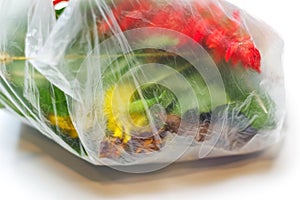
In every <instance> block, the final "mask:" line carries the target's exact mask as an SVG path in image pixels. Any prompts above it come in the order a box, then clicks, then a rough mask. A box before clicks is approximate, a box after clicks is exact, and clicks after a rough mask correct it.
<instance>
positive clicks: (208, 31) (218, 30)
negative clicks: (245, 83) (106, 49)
mask: <svg viewBox="0 0 300 200" xmlns="http://www.w3.org/2000/svg"><path fill="white" fill-rule="evenodd" d="M112 13H113V15H114V18H115V20H116V21H117V22H118V24H119V26H120V27H121V30H122V31H126V30H130V29H134V28H141V27H160V28H167V29H171V30H174V31H178V32H181V33H183V34H185V35H187V36H189V37H191V38H193V39H194V40H195V41H197V42H199V43H200V44H201V45H202V46H203V47H204V48H205V49H206V50H207V51H208V52H210V53H211V54H212V55H213V58H214V59H215V61H216V62H219V61H220V60H224V61H226V62H231V63H232V64H233V65H236V64H237V63H241V64H242V65H243V66H244V67H245V68H246V69H248V68H251V69H253V70H256V71H257V72H260V61H261V57H260V52H259V51H258V49H257V48H256V47H255V45H254V43H253V41H252V39H251V37H250V35H249V34H248V33H247V32H246V30H245V29H244V28H243V27H242V26H241V22H240V14H239V12H238V11H234V12H233V13H232V16H233V17H232V18H229V17H228V15H227V14H225V13H224V12H223V10H222V9H221V8H220V7H218V6H217V5H215V4H212V3H211V4H205V5H202V4H201V3H199V2H197V1H191V2H189V3H187V4H184V3H183V2H182V1H178V2H176V1H173V2H172V5H170V4H164V5H162V4H161V3H158V2H157V1H153V0H143V1H136V0H124V1H121V2H120V3H118V4H116V5H114V7H113V8H112ZM111 23H112V19H108V20H106V21H105V20H101V21H100V23H99V32H100V34H109V32H110V27H111Z"/></svg>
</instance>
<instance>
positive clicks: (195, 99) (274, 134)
mask: <svg viewBox="0 0 300 200" xmlns="http://www.w3.org/2000/svg"><path fill="white" fill-rule="evenodd" d="M35 3H36V4H37V5H36V6H35V9H31V10H30V12H28V13H27V14H29V16H30V17H29V18H28V21H27V22H24V24H26V23H27V30H24V32H23V33H24V35H23V36H24V37H23V38H21V39H20V43H21V42H24V44H25V45H24V47H23V46H19V47H18V49H21V50H25V55H24V54H22V53H21V54H20V55H21V56H24V57H25V58H26V59H25V61H22V63H21V64H20V65H18V66H17V62H18V61H16V60H14V59H12V57H13V56H14V57H17V55H16V54H15V52H14V51H10V50H9V49H8V48H7V46H5V45H3V44H5V43H7V42H8V41H9V42H12V41H14V40H13V39H11V38H5V40H3V41H2V40H1V44H0V45H1V46H0V47H1V48H2V49H1V50H0V52H2V55H5V56H7V57H9V58H10V59H11V61H10V62H7V61H4V62H3V60H4V59H3V58H2V59H1V60H2V62H1V65H2V67H1V68H2V72H1V75H2V76H1V79H2V80H1V91H2V92H1V97H2V99H1V101H2V104H3V105H5V107H7V108H12V109H13V110H14V111H16V112H18V113H19V114H21V115H22V116H23V117H25V118H26V119H28V120H29V122H30V123H32V124H33V125H34V126H35V127H37V128H39V130H40V131H41V132H43V133H45V134H46V135H48V136H49V137H50V138H52V139H54V140H55V141H56V142H58V143H59V144H61V145H63V146H64V147H65V148H67V149H68V150H70V151H72V152H73V153H75V154H77V155H78V156H80V157H82V158H84V159H86V160H88V161H89V162H91V163H93V164H96V165H109V166H114V167H115V168H117V169H119V170H123V171H130V172H145V171H153V170H156V169H159V168H162V167H164V166H166V165H168V164H170V163H172V162H174V161H177V160H194V159H201V158H206V157H219V156H229V155H238V154H246V153H251V152H255V151H260V150H262V149H265V148H267V147H269V146H270V145H273V144H275V143H276V142H278V141H279V140H280V138H281V135H280V130H281V127H282V123H283V119H284V112H285V109H284V84H283V76H282V68H281V53H282V46H283V42H282V41H281V39H280V38H279V37H278V36H277V35H276V34H275V33H274V32H273V31H272V30H271V29H270V27H268V26H267V25H266V24H264V23H263V22H260V21H258V20H256V19H254V18H252V17H250V16H249V15H248V14H247V13H245V12H244V11H242V10H240V9H238V8H236V7H235V6H233V5H231V4H229V3H227V2H224V1H218V0H200V1H199V0H197V1H196V0H186V1H181V0H144V1H137V0H106V1H104V0H84V1H83V0H82V1H81V0H72V1H70V3H69V5H68V7H67V8H66V9H65V10H64V11H63V12H62V14H61V16H60V17H59V19H58V20H57V21H56V22H55V18H54V16H55V14H54V12H53V9H52V12H51V11H49V15H48V16H47V15H43V17H42V18H41V17H40V15H41V12H42V11H41V10H40V7H39V6H41V4H45V5H43V6H46V7H47V6H48V7H49V6H50V5H49V4H50V3H49V2H47V3H37V2H35ZM49 10H51V9H49ZM19 17H20V18H22V16H19ZM0 20H1V19H0ZM42 20H44V21H42ZM5 24H7V25H9V23H8V22H6V23H5ZM4 30H5V29H4ZM2 32H3V31H2ZM4 32H5V31H4ZM9 32H11V30H9V29H7V33H9ZM20 55H18V56H20ZM6 74H7V76H5V75H6ZM2 94H3V95H2ZM7 102H9V103H7ZM15 108H16V109H15ZM149 163H155V164H156V165H146V167H145V166H144V167H142V168H139V167H136V166H137V164H149ZM128 166H130V167H128Z"/></svg>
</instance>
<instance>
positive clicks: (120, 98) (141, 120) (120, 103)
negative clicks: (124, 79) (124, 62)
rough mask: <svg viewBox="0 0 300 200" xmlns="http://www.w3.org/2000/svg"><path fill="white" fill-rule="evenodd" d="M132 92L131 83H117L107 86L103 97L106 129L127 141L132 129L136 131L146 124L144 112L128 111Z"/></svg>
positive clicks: (114, 135)
mask: <svg viewBox="0 0 300 200" xmlns="http://www.w3.org/2000/svg"><path fill="white" fill-rule="evenodd" d="M133 92H134V88H133V87H132V86H131V85H126V84H124V85H119V86H118V87H115V86H114V87H111V88H109V89H108V90H107V91H106V93H105V97H104V106H103V113H104V115H105V117H106V118H107V129H108V130H109V131H111V132H112V133H113V135H112V136H113V137H116V138H119V139H121V140H122V141H123V142H125V143H126V142H128V141H129V140H130V139H131V135H130V133H131V132H132V131H136V132H138V130H140V129H142V128H143V127H144V126H145V125H147V124H148V119H147V117H146V115H145V114H144V113H130V114H129V105H130V99H131V96H132V94H133Z"/></svg>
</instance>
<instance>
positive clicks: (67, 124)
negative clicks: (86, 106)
mask: <svg viewBox="0 0 300 200" xmlns="http://www.w3.org/2000/svg"><path fill="white" fill-rule="evenodd" d="M48 118H49V122H50V124H52V125H53V126H57V127H59V128H60V129H61V130H62V131H64V132H65V133H67V134H68V135H69V136H70V137H71V138H78V134H77V131H76V129H75V127H74V125H73V123H72V121H71V119H70V117H61V116H55V115H49V117H48Z"/></svg>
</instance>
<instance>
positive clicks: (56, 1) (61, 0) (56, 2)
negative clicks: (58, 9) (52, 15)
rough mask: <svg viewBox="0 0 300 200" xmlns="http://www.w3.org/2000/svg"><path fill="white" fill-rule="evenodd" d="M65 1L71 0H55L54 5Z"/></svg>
mask: <svg viewBox="0 0 300 200" xmlns="http://www.w3.org/2000/svg"><path fill="white" fill-rule="evenodd" d="M63 1H69V0H53V5H56V4H59V3H60V2H63Z"/></svg>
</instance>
